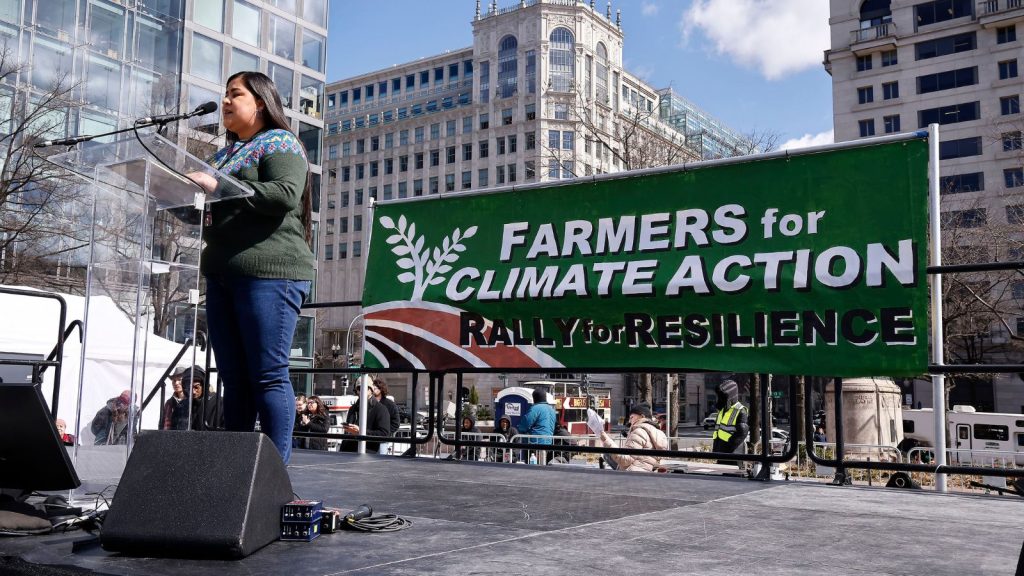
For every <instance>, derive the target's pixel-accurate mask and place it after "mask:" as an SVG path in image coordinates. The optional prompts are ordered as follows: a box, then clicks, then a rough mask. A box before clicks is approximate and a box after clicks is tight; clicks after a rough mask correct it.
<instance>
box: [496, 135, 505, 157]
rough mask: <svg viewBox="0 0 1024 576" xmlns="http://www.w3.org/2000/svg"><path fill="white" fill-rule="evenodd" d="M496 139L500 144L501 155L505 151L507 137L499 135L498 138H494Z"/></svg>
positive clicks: (499, 152)
mask: <svg viewBox="0 0 1024 576" xmlns="http://www.w3.org/2000/svg"><path fill="white" fill-rule="evenodd" d="M494 141H495V143H496V144H497V145H498V152H497V153H498V156H501V155H502V154H504V153H505V137H504V136H498V137H497V138H495V139H494Z"/></svg>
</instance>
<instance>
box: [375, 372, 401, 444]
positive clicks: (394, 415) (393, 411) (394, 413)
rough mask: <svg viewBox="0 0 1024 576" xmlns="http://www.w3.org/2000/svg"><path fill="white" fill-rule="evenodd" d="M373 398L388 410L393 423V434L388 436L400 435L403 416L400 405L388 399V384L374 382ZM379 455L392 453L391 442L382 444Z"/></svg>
mask: <svg viewBox="0 0 1024 576" xmlns="http://www.w3.org/2000/svg"><path fill="white" fill-rule="evenodd" d="M373 390H374V391H375V392H374V393H373V397H374V398H376V399H377V402H380V403H381V404H383V405H384V407H385V408H387V410H388V418H389V421H390V423H391V433H390V434H388V436H394V435H395V434H398V428H399V426H401V425H402V415H401V414H399V412H398V405H396V404H395V402H394V400H392V399H391V398H388V384H387V382H385V381H383V380H380V379H375V380H374V381H373ZM377 452H378V454H388V453H390V452H391V442H381V443H380V447H379V448H378V449H377Z"/></svg>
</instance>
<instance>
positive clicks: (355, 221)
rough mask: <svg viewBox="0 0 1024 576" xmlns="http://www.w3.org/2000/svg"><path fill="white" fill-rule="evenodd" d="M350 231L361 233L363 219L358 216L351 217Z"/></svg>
mask: <svg viewBox="0 0 1024 576" xmlns="http://www.w3.org/2000/svg"><path fill="white" fill-rule="evenodd" d="M352 231H353V232H362V231H363V217H362V215H360V214H356V215H355V216H353V217H352Z"/></svg>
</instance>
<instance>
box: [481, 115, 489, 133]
mask: <svg viewBox="0 0 1024 576" xmlns="http://www.w3.org/2000/svg"><path fill="white" fill-rule="evenodd" d="M490 127H491V115H490V114H488V113H486V112H484V113H483V114H481V115H480V129H481V130H487V129H488V128H490Z"/></svg>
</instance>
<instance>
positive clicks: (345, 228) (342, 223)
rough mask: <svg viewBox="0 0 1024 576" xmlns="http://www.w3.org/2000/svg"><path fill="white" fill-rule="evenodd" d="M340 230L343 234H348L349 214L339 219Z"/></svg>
mask: <svg viewBox="0 0 1024 576" xmlns="http://www.w3.org/2000/svg"><path fill="white" fill-rule="evenodd" d="M338 225H339V226H338V227H339V232H341V233H342V234H348V216H342V217H341V218H340V219H339V220H338Z"/></svg>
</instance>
